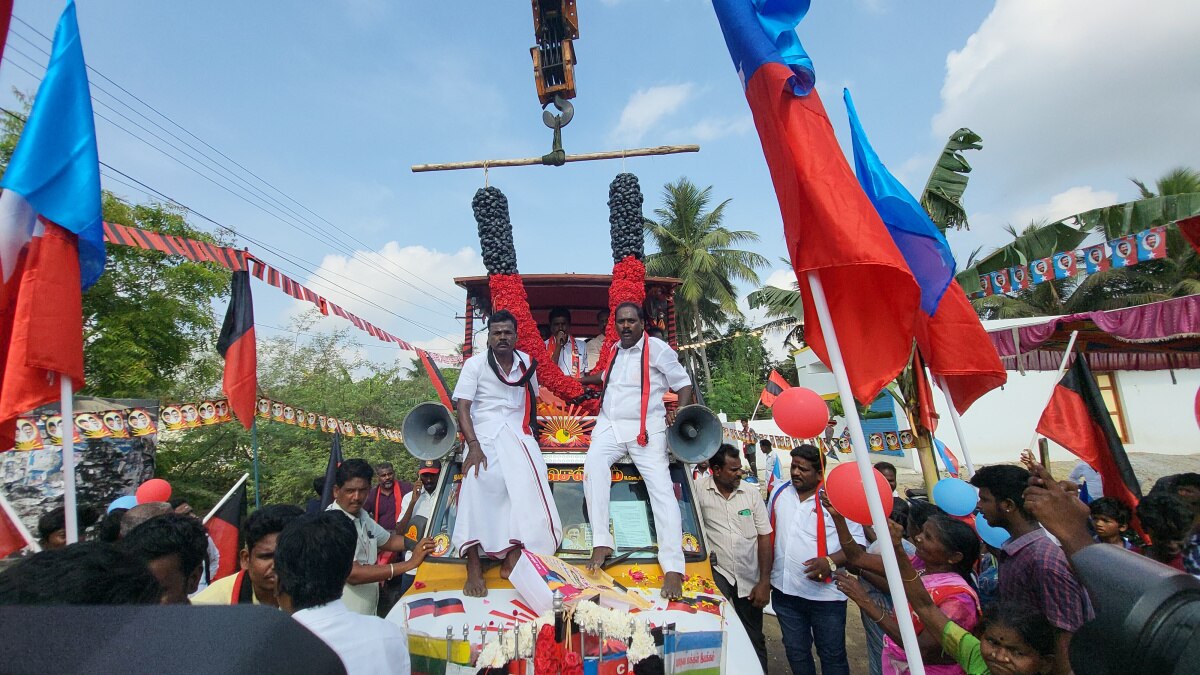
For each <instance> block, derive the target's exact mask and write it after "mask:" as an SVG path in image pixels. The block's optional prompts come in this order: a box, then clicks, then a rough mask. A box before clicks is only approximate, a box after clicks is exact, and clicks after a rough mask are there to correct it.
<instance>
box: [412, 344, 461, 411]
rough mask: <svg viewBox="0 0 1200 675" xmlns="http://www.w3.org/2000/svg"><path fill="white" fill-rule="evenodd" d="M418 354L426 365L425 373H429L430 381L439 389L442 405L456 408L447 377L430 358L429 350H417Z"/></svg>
mask: <svg viewBox="0 0 1200 675" xmlns="http://www.w3.org/2000/svg"><path fill="white" fill-rule="evenodd" d="M417 356H419V357H420V358H421V365H422V366H424V367H425V374H426V375H429V381H430V382H432V383H433V388H434V389H436V390H437V395H438V399H439V400H440V401H441V402H442V405H444V406H446V408H447V409H448V410H451V411H453V410H454V403H453V402H452V401H451V400H450V389H449V388H448V387H446V379H445V378H443V377H442V371H441V369H440V368H438V367H437V364H436V363H434V362H433V359H431V358H429V352H427V351H425V350H424V349H420V350H418V351H417Z"/></svg>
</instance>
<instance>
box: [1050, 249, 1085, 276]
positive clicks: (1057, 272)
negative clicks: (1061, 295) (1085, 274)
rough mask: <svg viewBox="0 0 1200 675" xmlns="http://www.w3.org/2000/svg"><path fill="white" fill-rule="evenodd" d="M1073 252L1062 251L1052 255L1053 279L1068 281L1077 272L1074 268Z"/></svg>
mask: <svg viewBox="0 0 1200 675" xmlns="http://www.w3.org/2000/svg"><path fill="white" fill-rule="evenodd" d="M1075 265H1076V262H1075V251H1064V252H1062V253H1055V254H1054V278H1055V279H1070V278H1071V277H1073V276H1075V275H1076V274H1077V273H1078V272H1079V270H1078V269H1076V267H1075Z"/></svg>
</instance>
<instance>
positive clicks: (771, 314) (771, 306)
mask: <svg viewBox="0 0 1200 675" xmlns="http://www.w3.org/2000/svg"><path fill="white" fill-rule="evenodd" d="M779 260H780V262H782V263H783V264H784V265H785V266H787V267H791V265H792V263H791V262H789V261H788V259H787V258H780V259H779ZM746 303H747V304H749V305H750V309H760V308H761V309H763V310H766V315H767V318H768V319H771V321H769V322H768V323H767V324H766V326H765V327H766V328H767V329H768V330H782V329H787V331H788V333H787V335H785V336H784V338H783V344H784V345H785V346H788V347H790V348H792V349H799V348H800V347H802V346H803V345H804V305H803V304H802V302H801V295H800V283H799V282H797V281H795V280H793V281H792V282H791V283H790V284H788V287H787V288H780V287H778V286H763V287H761V288H759V289H758V290H756V291H753V292H751V293H750V295H747V296H746Z"/></svg>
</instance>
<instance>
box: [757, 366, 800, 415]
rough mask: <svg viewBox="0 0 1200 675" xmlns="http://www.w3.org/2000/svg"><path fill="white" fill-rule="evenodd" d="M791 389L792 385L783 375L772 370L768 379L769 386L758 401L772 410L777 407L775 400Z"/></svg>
mask: <svg viewBox="0 0 1200 675" xmlns="http://www.w3.org/2000/svg"><path fill="white" fill-rule="evenodd" d="M791 388H792V385H790V384H788V382H787V380H785V379H783V375H780V374H779V371H778V370H772V371H771V375H770V377H768V378H767V385H766V386H765V387H763V390H762V393H761V394H759V395H758V401H759V403H762V404H763V405H764V406H766V407H768V408H770V407H771V406H773V405H775V399H776V398H778V397H779V395H780V394H782V393H783V390H784V389H791Z"/></svg>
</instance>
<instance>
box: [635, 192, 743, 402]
mask: <svg viewBox="0 0 1200 675" xmlns="http://www.w3.org/2000/svg"><path fill="white" fill-rule="evenodd" d="M711 202H712V186H709V187H706V188H704V189H703V190H701V189H700V188H699V187H697V186H696V185H695V184H693V183H692V182H691V181H690V180H688V179H687V178H686V177H685V178H680V179H679V180H678V181H676V182H674V183H667V184H666V185H665V186H663V205H662V206H661V207H660V208H658V209H655V210H654V215H655V216H656V218H657V220H647V221H646V233H647V235H649V237H650V239H651V241H652V243H653V244H654V245H655V247H656V248H657V249H658V250H657V251H656V252H654V253H651V254H649V255H647V256H646V271H647V273H649V274H651V275H656V276H669V277H677V278H679V279H680V280H681V282H682V283H681V285H680V287H679V289H678V290H677V291H676V296H675V297H676V298H677V300H676V304H675V309H676V312H677V319H678V325H679V326H680V327H681V328H682V330H683V332H684V334H686V335H689V336H691V337H692V338H693V339H700V338H701V336H702V335H703V334H704V330H705V327H706V326H719V325H723V324H724V323H725V322H726V321H727V320H728V319H729V318H730V317H740V316H741V315H742V313H741V311H740V310H739V309H738V306H737V299H738V295H737V289H736V287H735V283H736V282H745V283H749V284H753V285H758V283H759V280H758V272H757V270H758V269H759V268H761V267H764V266H766V264H767V259H766V258H764V257H763V256H761V255H759V254H757V253H754V252H752V251H746V250H742V249H741V248H738V247H739V246H742V245H745V244H749V243H752V242H756V241H758V235H757V234H755V233H754V232H751V231H749V230H730V229H728V228H726V227H724V226H723V225H722V224H721V223H722V220H723V219H724V217H725V207H726V206H728V205H729V200H728V199H726V200H725V201H723V202H721V203H720V204H718V205H717V206H716V207H714V208H713V209H712V210H709V204H710V203H711ZM698 353H699V356H700V361H701V364H702V365H703V367H704V380H705V383H708V382H709V381H711V378H712V375H711V372H710V368H709V365H708V356H707V354H706V353H705V350H703V349H701V350H699V352H698Z"/></svg>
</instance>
